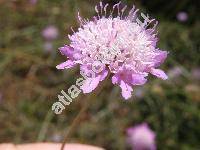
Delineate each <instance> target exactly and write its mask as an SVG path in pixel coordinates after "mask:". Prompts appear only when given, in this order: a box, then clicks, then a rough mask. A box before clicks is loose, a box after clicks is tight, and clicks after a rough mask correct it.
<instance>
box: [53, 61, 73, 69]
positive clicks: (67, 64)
mask: <svg viewBox="0 0 200 150" xmlns="http://www.w3.org/2000/svg"><path fill="white" fill-rule="evenodd" d="M75 65H76V63H75V62H73V61H71V60H67V61H65V62H63V63H61V64H59V65H57V66H56V68H57V69H69V68H72V67H74V66H75Z"/></svg>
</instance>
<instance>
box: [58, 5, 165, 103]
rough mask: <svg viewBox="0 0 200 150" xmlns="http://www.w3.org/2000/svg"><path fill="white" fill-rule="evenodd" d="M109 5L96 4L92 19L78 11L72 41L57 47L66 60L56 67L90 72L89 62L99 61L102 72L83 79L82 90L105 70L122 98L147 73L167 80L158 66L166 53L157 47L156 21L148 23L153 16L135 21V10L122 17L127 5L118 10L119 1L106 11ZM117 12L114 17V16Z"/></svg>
mask: <svg viewBox="0 0 200 150" xmlns="http://www.w3.org/2000/svg"><path fill="white" fill-rule="evenodd" d="M108 6H109V5H108V4H105V5H103V3H102V2H100V5H98V6H96V7H95V10H96V12H97V16H95V17H93V19H92V20H91V21H89V20H88V19H82V18H81V17H80V15H79V14H78V19H79V21H80V28H79V29H78V31H77V32H74V31H73V32H74V33H73V34H72V35H68V37H69V39H70V41H71V43H70V45H69V46H68V45H64V46H63V47H61V48H60V52H61V53H62V55H65V56H66V57H67V58H68V60H67V61H66V62H64V63H61V64H60V65H58V66H57V69H68V68H71V67H74V66H76V65H78V64H79V65H80V70H81V71H82V72H89V71H91V68H92V67H91V65H92V64H94V63H95V62H96V61H99V62H100V64H101V65H102V66H103V69H102V71H101V72H98V73H96V74H95V76H94V77H91V78H88V79H86V81H85V82H84V85H83V86H81V89H82V90H83V93H89V92H91V91H93V90H94V89H95V88H96V87H97V86H98V84H99V82H100V81H102V80H104V79H105V77H106V76H107V74H108V72H110V73H111V74H112V83H113V84H117V85H119V86H120V87H121V90H122V96H123V97H124V98H125V99H128V98H130V97H131V92H132V91H133V89H132V86H133V85H143V84H145V83H146V81H147V79H146V77H147V76H148V74H149V73H151V74H153V75H155V76H157V77H159V78H161V79H164V80H165V79H167V75H166V74H165V73H164V72H163V71H162V70H160V69H157V67H158V66H159V65H160V64H161V63H163V61H164V60H165V58H166V57H167V54H168V52H166V51H162V50H160V49H159V48H157V47H156V43H157V41H158V39H157V37H156V33H155V27H156V25H157V22H156V23H155V24H154V26H153V27H152V28H150V27H148V26H149V24H151V23H152V22H154V21H155V19H151V20H149V19H148V18H147V19H145V21H144V23H138V19H137V12H138V9H135V7H134V6H133V8H132V9H131V10H130V11H129V14H128V15H126V16H124V13H125V10H126V8H127V6H125V7H123V8H121V9H120V2H119V3H117V4H115V5H114V6H113V9H112V11H111V12H110V14H108V13H107V8H108ZM114 11H117V14H118V15H117V16H113V14H114Z"/></svg>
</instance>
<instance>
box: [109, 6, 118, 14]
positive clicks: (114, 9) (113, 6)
mask: <svg viewBox="0 0 200 150" xmlns="http://www.w3.org/2000/svg"><path fill="white" fill-rule="evenodd" d="M117 5H118V4H115V5H113V9H112V12H111V13H110V16H111V17H112V15H113V12H114V10H115V7H116V6H117Z"/></svg>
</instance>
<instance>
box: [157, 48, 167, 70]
mask: <svg viewBox="0 0 200 150" xmlns="http://www.w3.org/2000/svg"><path fill="white" fill-rule="evenodd" d="M167 54H168V52H167V51H160V52H159V54H158V55H157V56H156V57H155V67H158V66H160V64H162V63H163V62H164V61H165V59H166V58H167Z"/></svg>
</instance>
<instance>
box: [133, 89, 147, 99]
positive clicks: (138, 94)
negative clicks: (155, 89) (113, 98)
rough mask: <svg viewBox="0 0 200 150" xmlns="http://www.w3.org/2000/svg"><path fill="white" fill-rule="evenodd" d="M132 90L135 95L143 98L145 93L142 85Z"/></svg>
mask: <svg viewBox="0 0 200 150" xmlns="http://www.w3.org/2000/svg"><path fill="white" fill-rule="evenodd" d="M134 91H135V96H136V97H137V98H139V99H141V98H143V97H144V95H145V89H144V88H143V87H136V88H135V90H134Z"/></svg>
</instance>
